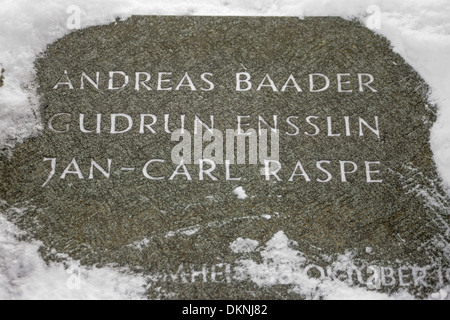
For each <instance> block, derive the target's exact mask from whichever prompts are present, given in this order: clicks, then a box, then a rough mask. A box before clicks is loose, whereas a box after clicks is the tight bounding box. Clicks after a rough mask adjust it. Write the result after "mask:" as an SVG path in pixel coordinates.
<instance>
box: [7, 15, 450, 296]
mask: <svg viewBox="0 0 450 320" xmlns="http://www.w3.org/2000/svg"><path fill="white" fill-rule="evenodd" d="M36 68H37V81H38V84H39V86H40V87H39V93H40V97H41V107H42V118H43V121H44V123H46V122H47V121H48V119H49V117H51V116H52V115H54V114H56V113H72V114H73V115H74V117H73V119H72V121H71V126H72V129H71V131H70V132H69V133H66V134H55V133H53V132H50V131H49V130H48V129H45V130H44V131H43V132H42V134H41V135H40V136H38V137H34V138H30V139H29V140H27V141H26V142H25V143H23V144H20V145H18V146H16V148H15V149H14V150H13V156H12V157H7V156H4V157H3V158H2V161H1V163H0V174H1V182H0V197H1V199H3V200H5V201H6V203H4V205H3V209H4V211H5V212H7V213H8V214H9V217H10V218H11V219H12V220H14V221H15V222H16V223H17V224H18V225H19V226H20V227H22V228H23V229H24V230H27V231H29V234H30V235H31V236H32V237H34V238H36V239H39V240H41V241H42V242H43V243H44V245H45V247H46V248H54V249H56V250H57V251H58V252H62V253H68V254H69V255H70V256H71V257H73V258H74V259H80V260H81V261H82V263H83V264H86V265H94V264H97V265H100V266H101V265H105V264H108V263H117V264H119V265H128V266H130V267H131V268H132V269H135V270H139V271H143V272H147V273H150V274H154V273H156V272H164V270H166V266H167V265H168V264H169V265H171V266H178V265H179V264H180V263H184V264H185V265H189V264H195V265H197V266H201V265H203V264H212V263H216V262H217V261H219V262H220V261H222V262H230V263H232V262H233V261H235V260H236V259H237V255H236V254H234V253H233V252H232V251H231V250H230V243H231V242H233V241H234V240H236V239H237V238H239V237H243V238H250V239H255V240H258V241H259V242H260V243H261V244H264V243H266V242H267V241H268V240H270V239H271V238H272V237H273V235H274V234H275V233H277V232H278V231H280V230H282V231H284V232H285V234H286V235H287V236H288V237H289V238H290V239H292V240H295V241H297V242H298V244H299V248H298V249H299V250H301V251H302V252H304V253H305V254H306V255H307V257H308V259H310V261H312V262H315V263H318V264H325V263H326V262H325V261H324V260H323V257H324V255H330V256H332V255H334V254H341V253H344V252H345V251H346V250H353V251H354V252H356V253H357V257H358V259H361V261H368V263H370V262H374V261H375V262H379V263H385V264H388V263H389V262H392V263H393V262H394V261H402V262H403V263H411V264H418V265H426V264H431V263H435V264H447V265H448V258H447V257H446V256H445V255H444V254H443V253H442V248H440V247H439V246H437V245H436V244H437V243H439V244H441V245H442V246H445V244H446V243H447V240H448V234H447V235H445V232H446V231H447V229H446V225H447V223H448V216H447V214H446V209H445V208H446V205H447V198H446V197H445V196H443V193H442V192H441V191H440V189H439V185H440V182H439V179H438V177H437V174H436V170H435V165H434V163H433V159H432V153H431V151H430V148H429V130H430V127H431V125H432V123H433V121H434V118H435V115H434V113H433V112H432V107H431V106H429V105H428V104H427V91H428V88H427V86H426V84H425V83H424V82H423V80H422V79H420V77H419V76H418V75H417V73H416V72H415V71H414V70H412V69H411V67H409V66H408V65H407V64H406V63H405V62H404V61H403V59H402V58H401V57H400V56H398V55H397V54H394V53H393V52H392V51H391V49H390V47H389V44H388V42H387V41H386V40H385V39H383V38H381V37H379V36H377V35H375V34H374V33H372V32H371V31H370V30H368V29H366V28H364V27H363V26H361V25H360V24H359V23H357V22H351V21H345V20H343V19H340V18H307V19H305V20H299V19H296V18H228V17H214V18H209V17H133V18H131V19H129V20H127V21H124V22H119V23H114V24H111V25H107V26H98V27H92V28H88V29H85V30H80V31H77V32H73V33H71V34H70V35H68V36H66V37H64V38H63V39H61V40H59V41H57V42H55V43H54V44H52V45H50V46H49V47H48V49H47V51H46V52H45V53H44V54H43V55H42V57H40V58H39V59H38V60H37V62H36ZM64 70H68V74H69V75H70V77H71V80H72V81H73V84H74V86H75V90H67V89H65V88H62V89H61V88H60V89H58V90H52V88H53V87H54V86H55V84H56V83H57V82H58V79H59V78H60V77H61V75H62V73H63V71H64ZM119 70H120V71H125V72H126V73H128V74H129V75H130V81H131V84H130V85H129V86H128V87H127V88H125V89H124V90H120V91H115V92H111V91H108V90H106V89H105V88H106V87H107V80H108V78H107V77H108V72H109V71H119ZM82 71H85V72H86V73H87V74H88V75H90V76H91V77H93V75H94V74H95V72H96V71H100V73H101V78H100V88H101V90H99V91H96V90H95V89H93V88H92V86H90V85H89V84H87V85H86V90H83V91H82V90H79V87H80V75H81V72H82ZM137 71H146V72H149V73H151V74H152V77H153V78H152V81H151V84H152V86H153V87H154V88H155V80H156V77H157V72H172V73H173V79H174V81H173V83H175V84H176V83H177V82H178V81H179V80H180V79H181V78H182V77H183V76H184V73H185V72H189V74H190V75H191V76H192V78H193V79H194V82H197V83H198V79H199V75H200V74H202V73H203V72H212V73H214V78H213V79H214V82H215V85H216V88H215V89H214V90H213V91H211V92H203V91H196V92H191V91H190V90H181V91H178V92H174V91H171V92H161V91H159V92H158V91H156V90H153V91H149V92H147V91H140V92H136V91H135V90H134V81H133V80H134V79H133V75H134V72H137ZM245 71H247V72H249V73H251V74H252V76H253V78H254V79H255V83H254V85H257V84H258V83H259V82H260V81H261V80H262V78H263V77H264V75H265V74H267V73H269V74H270V75H271V76H272V78H273V79H274V80H276V83H277V85H278V87H279V88H280V87H281V85H282V84H284V82H285V81H286V79H287V77H288V76H289V75H290V74H294V75H295V76H296V79H297V81H298V82H299V85H300V86H301V87H302V89H303V91H304V92H302V93H297V92H296V91H295V90H289V91H287V92H285V93H280V92H279V93H274V92H272V91H271V90H270V89H268V88H266V89H264V90H262V91H261V92H256V91H255V90H252V91H249V92H236V91H235V73H236V72H245ZM309 73H323V74H325V75H328V76H329V77H330V80H331V85H330V89H329V90H327V91H324V92H320V93H311V92H309V90H308V87H309V83H308V81H307V75H308V74H309ZM337 73H351V74H352V75H353V76H352V84H351V88H352V89H353V90H355V92H353V93H348V94H345V93H337V90H336V87H337V86H336V77H335V75H336V74H337ZM357 73H370V74H372V75H374V77H375V83H374V87H375V88H376V89H377V90H378V93H372V92H363V93H360V92H358V85H357V82H355V77H354V75H355V74H357ZM280 83H281V85H280ZM200 84H203V83H200ZM199 86H200V85H199ZM79 113H85V114H86V117H87V121H88V122H87V127H88V128H92V127H93V124H94V119H95V114H97V113H102V114H104V117H105V118H104V122H103V130H104V132H102V133H101V134H100V135H96V134H84V133H81V132H80V130H79V129H77V117H78V114H79ZM111 113H126V114H129V115H131V116H133V118H134V119H135V120H136V121H137V122H138V116H139V114H141V113H150V114H155V115H157V116H158V123H157V125H155V129H156V130H157V131H158V134H157V135H153V134H151V133H149V132H147V133H146V134H143V135H140V134H138V129H137V128H136V127H135V128H133V130H132V131H130V132H129V133H126V134H123V135H110V134H109V133H108V129H109V120H108V118H107V115H109V114H111ZM164 114H170V115H171V128H175V127H176V123H179V115H181V114H185V115H186V126H187V128H188V129H190V128H192V123H193V119H194V116H195V115H198V116H199V117H200V118H201V119H202V120H204V121H205V122H207V123H208V122H209V115H214V116H215V126H216V128H218V129H222V130H223V129H226V128H233V129H235V128H236V116H237V115H250V116H251V120H250V123H251V128H257V126H258V122H257V120H258V115H261V116H264V117H265V119H266V120H268V121H269V120H271V119H272V116H273V115H278V117H279V122H280V123H279V127H280V130H281V133H282V134H281V141H280V147H281V152H280V158H281V162H282V163H283V167H284V168H286V169H285V170H283V171H282V172H281V173H280V175H281V176H282V177H283V179H284V180H285V181H284V182H280V183H276V184H275V183H274V182H273V181H271V182H266V181H265V180H264V177H263V176H261V175H260V174H259V169H260V167H261V166H259V165H258V166H254V165H253V166H252V165H247V166H240V167H238V168H234V169H233V172H234V175H236V176H242V177H243V178H246V180H245V181H241V182H234V181H233V182H227V181H224V179H223V177H224V170H223V167H220V168H219V169H217V171H216V173H217V174H216V175H217V176H218V177H220V179H219V181H217V182H211V181H198V178H195V176H196V175H197V176H198V167H197V166H193V165H188V166H187V167H188V169H189V171H190V173H191V174H192V176H193V177H194V181H191V182H187V181H185V180H184V179H183V178H178V179H177V180H176V181H171V182H169V181H167V180H165V181H149V180H147V179H146V178H145V177H144V176H143V175H142V173H141V170H142V167H143V165H144V164H145V163H146V162H147V161H148V160H150V159H155V158H159V159H165V160H167V163H166V164H165V165H162V166H159V168H160V169H158V170H159V172H158V171H155V175H157V174H160V175H164V176H166V177H168V176H170V175H171V174H172V172H173V170H175V168H176V166H175V165H172V164H171V162H170V153H171V150H172V148H173V147H174V146H175V145H176V143H174V142H171V141H170V135H169V134H167V133H165V132H164V126H163V118H164ZM310 115H314V116H318V117H320V119H321V120H320V121H317V123H318V125H319V126H320V128H321V130H322V133H321V134H319V135H318V136H317V137H308V136H306V135H304V134H300V135H298V136H294V137H291V136H288V135H286V134H284V132H286V131H287V130H289V131H292V127H290V126H288V125H287V124H286V121H285V120H286V118H287V117H289V116H298V117H299V120H298V124H299V126H300V130H301V131H300V132H301V133H302V132H303V131H305V130H311V129H312V128H311V127H310V126H306V125H305V118H306V117H307V116H310ZM327 116H332V117H333V118H336V122H335V124H334V125H335V131H338V132H343V116H350V117H351V119H353V120H352V121H354V119H358V117H362V118H364V119H368V120H370V119H372V120H373V116H379V117H380V130H381V139H377V138H376V137H375V136H374V135H373V134H372V135H371V134H366V135H365V136H364V137H359V135H358V127H357V123H356V125H355V124H354V127H353V128H352V130H353V131H352V136H351V137H345V136H342V137H327V136H326V134H325V133H324V132H326V128H327V127H326V126H327V124H326V117H327ZM177 117H178V118H177ZM324 119H325V120H324ZM175 120H176V121H177V122H175ZM353 123H354V122H353ZM74 157H75V158H76V159H77V161H78V163H79V164H80V167H81V169H82V171H83V174H84V176H85V177H87V176H88V175H89V167H90V160H91V159H92V158H93V159H95V160H96V161H97V162H98V163H99V164H102V165H103V166H105V164H106V159H108V158H112V159H113V170H112V171H113V173H112V175H111V179H110V180H107V179H105V178H103V177H102V176H101V174H99V173H98V172H96V177H97V178H98V179H96V180H93V181H91V180H88V179H85V180H79V179H78V178H77V177H74V176H73V175H72V176H70V177H69V178H68V179H66V180H60V179H57V178H54V179H53V180H52V181H51V182H50V183H49V186H48V187H46V188H42V187H41V186H42V184H43V183H44V181H45V180H46V179H47V176H48V172H49V167H50V164H49V162H43V158H58V167H57V173H56V176H55V177H59V176H61V174H62V172H63V170H64V169H65V167H66V166H67V165H68V164H69V163H70V161H71V160H72V158H74ZM297 160H301V161H302V163H303V165H304V167H305V170H306V171H307V172H310V173H311V179H312V180H313V182H310V183H307V182H305V181H304V179H303V178H302V177H298V178H297V180H296V181H295V182H287V180H288V179H289V177H290V175H291V174H292V172H293V169H294V167H295V164H296V162H297ZM319 160H333V161H338V160H351V161H355V162H357V163H358V165H360V166H362V165H363V164H364V161H380V162H381V163H382V164H383V165H382V168H381V170H382V176H383V179H384V182H383V183H382V184H367V183H366V182H365V172H364V170H361V171H358V173H357V174H355V175H353V176H351V177H349V183H342V182H341V181H340V180H339V179H338V177H339V171H338V169H339V167H338V166H336V162H333V163H334V165H332V166H329V168H330V172H331V173H332V174H333V176H334V177H335V178H334V179H333V180H332V181H331V182H329V183H324V184H321V183H317V182H315V181H314V180H315V179H317V178H323V175H319V174H318V172H317V170H316V169H315V162H316V161H319ZM122 166H124V167H126V166H132V167H136V168H137V169H136V171H135V172H128V173H126V172H121V171H120V170H119V169H120V168H121V167H122ZM362 169H363V168H362ZM238 186H242V187H243V188H244V189H245V191H246V192H247V194H248V195H249V198H247V199H246V200H239V199H237V197H236V196H235V195H234V194H233V190H234V189H235V188H236V187H238ZM423 195H428V196H425V197H424V196H423ZM210 196H212V197H213V198H208V197H210ZM430 198H432V199H434V200H435V202H434V204H433V203H431V204H430V201H429V200H430ZM436 201H437V202H436ZM14 207H15V208H26V210H25V211H24V212H23V213H22V214H18V213H17V211H14V210H12V209H11V208H14ZM276 212H277V213H279V215H278V216H277V215H275V213H276ZM262 215H271V216H272V219H270V220H267V219H265V218H263V217H262ZM193 226H194V227H196V228H197V229H198V232H197V233H195V234H192V235H187V234H183V233H181V232H179V233H177V234H176V235H175V236H173V237H167V235H168V234H169V233H170V232H173V231H177V230H181V231H183V230H184V229H185V228H187V229H189V228H191V227H193ZM188 234H189V233H188ZM143 239H148V240H149V241H148V242H147V243H145V244H146V245H143V246H142V250H136V249H134V248H132V247H130V244H133V243H135V242H139V241H142V240H143ZM366 247H372V248H374V251H373V253H372V254H367V253H366ZM174 268H175V269H176V267H174ZM173 271H176V270H173ZM167 291H168V292H175V293H176V294H177V295H176V297H179V298H254V297H257V298H294V296H292V294H291V293H288V291H287V290H286V288H282V287H273V288H266V289H260V288H257V287H256V286H254V285H252V284H250V283H247V282H243V283H237V284H229V285H223V284H202V283H199V282H197V283H196V284H194V285H185V284H176V283H175V284H171V286H169V287H168V289H167ZM154 294H155V292H152V291H151V290H150V291H149V296H150V297H152V296H154Z"/></svg>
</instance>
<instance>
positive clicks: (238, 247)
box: [230, 238, 259, 253]
mask: <svg viewBox="0 0 450 320" xmlns="http://www.w3.org/2000/svg"><path fill="white" fill-rule="evenodd" d="M258 246H259V242H258V241H256V240H252V239H243V238H238V239H237V240H236V241H234V242H232V243H231V245H230V248H231V250H232V251H233V252H234V253H250V252H253V251H255V249H256V248H257V247H258Z"/></svg>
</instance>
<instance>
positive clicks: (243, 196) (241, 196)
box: [233, 187, 248, 200]
mask: <svg viewBox="0 0 450 320" xmlns="http://www.w3.org/2000/svg"><path fill="white" fill-rule="evenodd" d="M233 193H234V194H235V195H236V197H237V198H238V199H239V200H245V199H247V198H248V196H247V194H246V193H245V190H244V188H242V187H237V188H236V189H234V191H233Z"/></svg>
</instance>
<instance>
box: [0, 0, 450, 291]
mask: <svg viewBox="0 0 450 320" xmlns="http://www.w3.org/2000/svg"><path fill="white" fill-rule="evenodd" d="M372 5H375V6H378V7H379V8H380V9H381V11H380V14H381V24H380V29H377V30H375V32H378V33H380V34H381V35H383V36H385V37H386V38H387V39H388V40H390V41H391V44H392V46H393V50H394V51H396V52H398V53H399V54H400V55H401V56H402V57H403V58H404V59H405V60H406V61H407V62H408V63H409V64H410V65H412V66H413V67H414V68H415V69H416V70H417V71H418V72H419V73H420V75H421V76H422V77H423V78H424V79H425V80H426V81H427V82H428V83H429V85H430V86H431V89H432V92H431V97H430V99H431V101H432V102H433V103H436V104H437V106H438V119H437V122H436V124H435V125H434V126H433V129H432V131H431V140H430V144H431V147H432V150H433V154H434V158H435V161H436V165H437V168H438V171H439V172H440V174H441V176H442V178H443V180H444V183H445V184H446V185H447V186H450V126H449V125H447V124H448V123H449V121H450V60H449V59H448V57H449V56H450V2H449V1H447V0H409V1H405V0H341V1H337V0H285V1H282V0H260V1H257V0H247V1H239V0H227V1H224V0H197V1H192V0H172V1H170V2H168V1H166V0H152V1H145V0H109V1H100V0H40V1H32V0H0V44H1V45H0V69H1V68H4V69H5V74H4V76H5V79H4V86H2V87H0V147H3V146H5V145H10V146H12V145H13V144H14V143H16V142H20V141H22V140H23V139H24V138H26V137H28V136H30V135H34V134H37V133H38V132H39V130H40V129H41V127H40V122H39V118H38V112H37V110H38V101H37V97H36V95H35V87H34V86H33V79H34V70H33V61H34V60H35V58H36V56H37V55H38V54H39V53H40V52H42V51H43V50H44V49H45V47H46V46H47V45H48V44H50V43H52V42H53V41H55V40H57V39H58V38H61V37H62V36H64V35H65V34H67V33H69V32H71V31H70V30H69V29H68V27H67V26H68V24H67V22H68V19H69V17H70V15H71V13H67V12H68V9H69V7H71V6H72V7H71V8H70V9H74V8H75V9H77V7H73V6H78V7H79V9H80V11H81V15H80V18H81V20H80V22H81V27H88V26H91V25H96V24H104V23H110V22H112V21H114V20H115V18H116V17H120V18H122V19H124V18H127V17H129V16H130V15H132V14H154V15H242V16H256V15H257V16H297V17H303V16H326V15H332V16H342V17H346V18H351V17H358V18H360V19H361V21H363V22H365V21H366V20H367V18H369V20H367V21H370V18H371V17H369V16H370V15H371V14H372V13H373V11H371V10H368V9H369V7H370V6H372ZM372 9H373V8H372ZM375 9H377V7H375ZM71 12H72V11H71ZM36 118H37V119H36ZM235 194H236V195H237V196H238V198H242V197H246V195H245V191H244V190H243V189H242V190H241V189H239V190H237V189H236V190H235ZM244 199H245V198H244ZM191 231H192V232H194V231H196V230H195V229H193V230H187V232H188V235H189V234H190V232H191ZM17 235H18V230H17V229H15V228H14V226H12V225H11V224H10V223H8V222H7V221H6V220H5V219H4V218H3V217H2V216H0V269H1V273H0V298H5V299H31V298H46V299H50V298H62V299H73V298H82V299H90V298H104V299H105V298H121V297H123V298H136V297H139V296H140V295H141V294H143V292H142V291H141V285H142V282H143V279H142V278H141V277H140V276H138V275H133V276H131V275H127V274H124V273H122V272H119V271H118V270H116V269H112V268H102V269H86V268H82V267H81V268H78V266H76V262H70V261H68V262H66V264H52V265H50V266H48V265H46V264H45V263H44V262H43V261H42V259H41V258H40V257H39V255H38V252H37V250H38V247H39V244H38V243H31V244H29V243H24V242H21V241H19V240H17V238H16V236H17ZM272 240H273V241H272V242H269V243H268V244H267V246H266V248H265V251H262V252H261V254H262V255H263V257H264V260H265V261H266V262H269V261H272V262H271V263H269V264H268V265H267V266H264V265H259V264H257V263H255V262H252V261H246V262H245V261H243V262H242V267H243V268H244V270H247V271H248V273H249V274H250V275H251V274H252V279H253V280H254V281H255V282H256V283H258V284H261V285H270V284H272V283H281V282H282V281H284V280H283V278H281V277H282V275H283V273H279V274H276V273H275V272H276V271H277V269H276V268H275V267H276V266H277V265H276V264H277V263H279V264H280V263H281V262H283V263H282V265H283V266H284V267H283V268H287V269H286V271H288V272H290V271H292V272H293V271H296V270H295V267H294V266H295V263H298V262H301V261H302V259H303V258H302V255H301V253H299V252H297V251H296V250H295V249H293V247H295V244H293V243H291V242H290V241H289V239H287V238H286V237H285V235H284V234H283V233H282V232H281V233H279V234H277V235H276V236H275V237H274V239H272ZM250 241H251V240H250ZM241 242H242V241H241ZM244 242H245V243H250V242H249V239H247V240H244ZM239 243H240V242H239V241H238V243H235V245H236V246H237V247H239V245H240V244H239ZM139 245H145V243H143V244H139ZM237 247H236V248H237ZM250 248H252V246H250ZM236 250H237V249H236ZM273 257H277V258H279V259H280V261H278V262H277V260H272V258H273ZM66 268H69V270H71V272H74V270H78V271H76V273H78V274H81V275H82V276H81V277H80V276H77V277H75V278H73V276H74V275H73V274H68V273H67V269H66ZM246 268H247V269H246ZM264 268H266V269H264ZM267 268H268V269H267ZM274 268H275V269H274ZM255 272H256V273H255ZM258 272H259V273H261V272H268V275H269V276H268V277H266V278H264V279H261V278H260V277H258V276H257V274H258ZM293 274H294V273H293ZM68 278H70V279H71V280H69V279H68ZM80 283H81V288H82V290H73V289H70V288H69V287H72V288H73V287H76V288H77V287H79V286H80ZM293 283H294V284H296V289H295V290H298V292H300V293H303V294H309V297H310V298H316V297H318V296H324V297H326V298H328V299H333V298H368V299H385V298H388V297H387V296H385V295H381V294H378V293H376V292H371V291H367V290H364V289H361V288H350V287H348V286H346V285H345V284H342V283H339V282H338V281H325V282H322V283H313V281H312V280H311V279H308V278H307V277H303V276H300V277H299V278H297V279H295V280H293ZM300 284H301V285H300ZM308 286H309V287H310V288H319V290H318V291H316V294H313V293H311V292H312V291H308V290H307V289H308ZM305 290H306V291H305ZM449 291H450V290H447V289H442V290H441V291H440V292H437V293H436V294H435V295H434V296H433V297H432V298H436V299H445V298H447V297H448V292H449ZM317 292H318V293H317ZM394 298H410V297H407V296H401V295H400V296H394Z"/></svg>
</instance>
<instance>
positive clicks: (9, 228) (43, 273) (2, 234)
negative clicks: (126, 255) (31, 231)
mask: <svg viewBox="0 0 450 320" xmlns="http://www.w3.org/2000/svg"><path fill="white" fill-rule="evenodd" d="M19 233H20V232H19V231H18V230H17V228H16V227H15V226H14V225H13V224H12V223H10V222H8V221H7V220H6V219H5V217H3V216H2V215H0V300H17V299H20V300H24V299H25V300H29V299H32V300H41V299H45V300H50V299H51V300H54V299H57V300H59V299H64V300H79V299H83V300H96V299H110V300H117V299H142V297H143V294H144V293H145V286H146V279H145V278H144V277H142V276H138V275H131V274H129V273H126V272H125V271H124V272H120V270H118V269H114V268H112V267H110V268H102V269H96V268H85V267H81V266H80V265H79V263H77V262H75V261H71V260H70V259H66V262H65V263H59V264H56V263H54V264H51V265H47V264H45V262H44V261H43V260H42V258H41V257H40V255H39V253H38V249H39V247H40V244H39V243H25V242H22V241H19V240H18V239H17V235H18V234H19Z"/></svg>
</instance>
